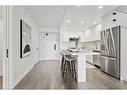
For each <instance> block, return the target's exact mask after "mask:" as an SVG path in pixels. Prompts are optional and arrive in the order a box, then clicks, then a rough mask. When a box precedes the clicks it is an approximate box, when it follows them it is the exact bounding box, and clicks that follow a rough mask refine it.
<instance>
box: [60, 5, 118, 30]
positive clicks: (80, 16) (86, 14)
mask: <svg viewBox="0 0 127 95" xmlns="http://www.w3.org/2000/svg"><path fill="white" fill-rule="evenodd" d="M117 7H118V6H103V8H102V9H99V8H98V6H79V7H68V9H67V11H66V14H65V16H64V20H63V23H62V25H61V29H62V30H65V31H86V30H87V29H88V28H90V27H92V26H94V25H96V24H98V23H100V22H101V17H102V16H103V15H105V14H107V13H108V12H110V11H112V10H113V9H115V8H117ZM68 20H70V21H71V22H70V23H68V22H67V21H68ZM81 21H84V23H81Z"/></svg>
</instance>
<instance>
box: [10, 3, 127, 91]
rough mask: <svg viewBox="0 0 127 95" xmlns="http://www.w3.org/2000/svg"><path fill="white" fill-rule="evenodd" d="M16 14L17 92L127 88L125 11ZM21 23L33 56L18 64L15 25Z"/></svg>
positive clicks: (60, 9) (61, 9)
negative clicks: (30, 40) (26, 26)
mask: <svg viewBox="0 0 127 95" xmlns="http://www.w3.org/2000/svg"><path fill="white" fill-rule="evenodd" d="M14 9H15V10H16V11H15V10H13V11H14V12H15V14H16V15H15V16H14V17H16V18H15V19H14V21H15V25H16V29H15V27H14V29H15V31H14V33H13V34H14V37H15V40H14V41H16V42H13V40H12V42H13V43H14V44H15V43H17V44H16V45H17V47H16V49H17V51H15V55H14V56H15V57H14V58H17V60H16V59H15V60H16V62H15V66H16V67H14V68H15V70H14V72H15V76H16V77H15V78H14V84H15V86H14V87H15V89H29V88H35V89H73V88H74V89H126V88H127V87H126V80H127V75H126V72H127V69H126V67H127V64H126V63H127V59H126V56H127V53H125V52H126V51H127V50H126V47H127V46H126V35H127V32H126V26H127V24H126V23H125V21H126V20H127V17H126V10H127V7H126V6H98V5H96V6H21V7H17V6H16V7H14ZM54 11H55V12H54ZM52 12H53V13H52ZM29 15H30V17H29ZM12 17H13V16H12ZM22 18H24V21H26V22H27V23H28V24H29V25H30V26H31V27H32V28H33V32H32V33H33V34H32V35H33V36H34V37H32V38H33V44H32V46H33V49H34V50H33V51H34V52H33V53H32V54H31V56H28V57H26V58H20V59H19V57H18V56H16V55H19V52H20V51H19V45H18V42H19V41H20V40H19V39H18V37H16V35H20V34H19V33H20V27H18V25H19V23H18V22H19V21H20V19H22ZM31 22H32V23H34V22H36V24H32V25H31ZM17 27H18V28H17ZM36 30H38V31H36ZM16 31H19V32H16ZM15 33H17V34H15ZM17 40H18V41H17ZM29 57H30V58H31V59H29ZM32 60H33V61H32ZM17 63H18V64H17ZM19 63H20V64H19ZM26 63H27V64H26ZM31 63H33V64H31ZM26 65H27V66H26ZM10 69H12V68H10ZM25 75H26V76H25ZM33 76H34V77H33ZM15 80H16V83H15ZM30 80H31V81H30ZM36 80H38V81H36ZM42 80H43V81H42ZM31 83H32V85H31Z"/></svg>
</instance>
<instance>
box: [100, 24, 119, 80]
mask: <svg viewBox="0 0 127 95" xmlns="http://www.w3.org/2000/svg"><path fill="white" fill-rule="evenodd" d="M120 28H121V27H120V26H117V27H113V28H110V29H106V30H103V31H101V64H100V67H101V70H102V71H104V72H106V73H108V74H110V75H111V76H113V77H115V78H118V79H119V78H120Z"/></svg>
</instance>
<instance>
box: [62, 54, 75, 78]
mask: <svg viewBox="0 0 127 95" xmlns="http://www.w3.org/2000/svg"><path fill="white" fill-rule="evenodd" d="M64 58H65V64H64V68H63V70H64V74H63V77H64V79H65V78H68V76H69V73H70V74H71V75H72V77H73V78H74V79H75V80H77V78H76V68H75V65H76V64H75V63H76V59H75V58H74V57H71V55H65V56H64Z"/></svg>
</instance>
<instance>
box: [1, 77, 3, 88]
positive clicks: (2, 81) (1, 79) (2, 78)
mask: <svg viewBox="0 0 127 95" xmlns="http://www.w3.org/2000/svg"><path fill="white" fill-rule="evenodd" d="M2 79H3V78H2V77H1V76H0V89H2V84H3V81H2Z"/></svg>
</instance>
